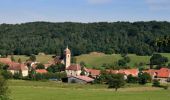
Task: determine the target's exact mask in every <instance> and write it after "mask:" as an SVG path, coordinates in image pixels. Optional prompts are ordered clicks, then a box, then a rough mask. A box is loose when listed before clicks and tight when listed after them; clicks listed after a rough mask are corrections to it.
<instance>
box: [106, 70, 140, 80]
mask: <svg viewBox="0 0 170 100" xmlns="http://www.w3.org/2000/svg"><path fill="white" fill-rule="evenodd" d="M106 71H107V72H108V73H112V74H123V75H124V78H125V79H127V76H128V75H132V76H134V77H138V73H139V70H138V69H120V70H106Z"/></svg>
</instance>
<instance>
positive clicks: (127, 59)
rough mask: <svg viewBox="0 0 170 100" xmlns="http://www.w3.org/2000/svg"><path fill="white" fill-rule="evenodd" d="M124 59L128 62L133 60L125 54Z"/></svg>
mask: <svg viewBox="0 0 170 100" xmlns="http://www.w3.org/2000/svg"><path fill="white" fill-rule="evenodd" d="M123 59H124V60H125V61H126V63H129V62H130V61H131V59H130V57H128V56H125V57H124V58H123Z"/></svg>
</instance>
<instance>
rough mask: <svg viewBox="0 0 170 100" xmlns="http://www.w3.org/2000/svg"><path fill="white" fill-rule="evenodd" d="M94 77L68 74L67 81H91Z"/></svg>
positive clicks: (83, 82)
mask: <svg viewBox="0 0 170 100" xmlns="http://www.w3.org/2000/svg"><path fill="white" fill-rule="evenodd" d="M93 81H94V79H92V78H90V77H87V76H69V77H68V83H81V84H86V83H92V82H93Z"/></svg>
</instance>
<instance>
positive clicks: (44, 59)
mask: <svg viewBox="0 0 170 100" xmlns="http://www.w3.org/2000/svg"><path fill="white" fill-rule="evenodd" d="M162 55H163V56H165V57H168V59H169V61H170V53H162ZM52 56H53V55H37V56H36V58H37V61H38V62H41V63H48V61H49V60H51V59H52ZM128 56H129V57H130V59H131V62H130V63H129V66H131V67H137V66H136V65H138V64H139V63H141V62H142V63H144V64H148V63H149V59H150V56H137V55H135V54H129V55H128ZM14 58H15V60H16V61H17V60H18V59H19V58H21V60H22V61H23V62H24V61H26V60H27V59H28V58H29V57H28V56H24V55H15V56H14ZM76 58H77V63H80V62H81V61H83V62H85V63H86V64H87V66H88V67H101V66H102V65H103V64H104V63H105V64H114V63H115V62H117V61H118V60H119V59H121V58H122V57H121V55H120V54H113V55H105V54H101V55H100V54H83V55H80V56H77V57H76Z"/></svg>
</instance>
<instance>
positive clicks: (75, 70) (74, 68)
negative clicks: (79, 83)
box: [66, 64, 81, 76]
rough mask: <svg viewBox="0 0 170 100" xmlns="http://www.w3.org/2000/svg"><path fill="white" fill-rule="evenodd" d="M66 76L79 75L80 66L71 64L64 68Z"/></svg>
mask: <svg viewBox="0 0 170 100" xmlns="http://www.w3.org/2000/svg"><path fill="white" fill-rule="evenodd" d="M66 73H67V76H79V75H80V74H81V66H80V65H79V64H72V65H70V66H68V67H67V68H66Z"/></svg>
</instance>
